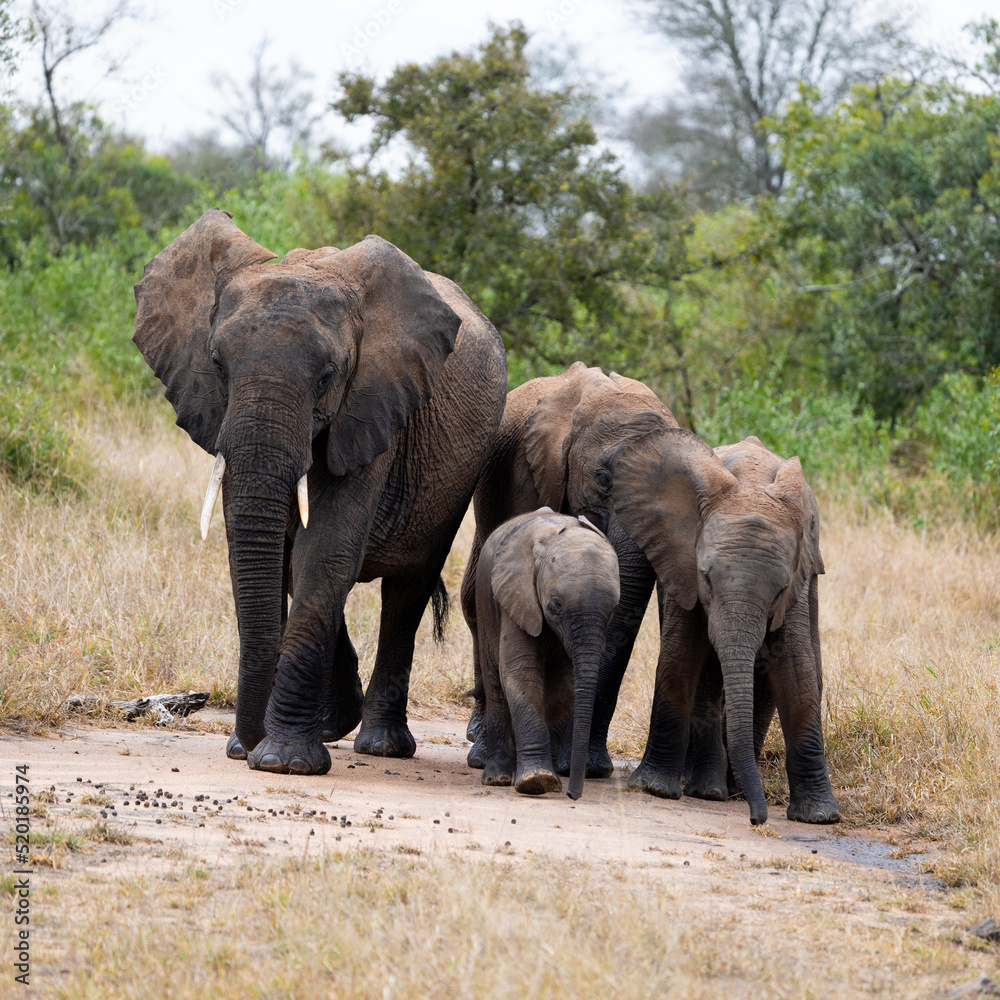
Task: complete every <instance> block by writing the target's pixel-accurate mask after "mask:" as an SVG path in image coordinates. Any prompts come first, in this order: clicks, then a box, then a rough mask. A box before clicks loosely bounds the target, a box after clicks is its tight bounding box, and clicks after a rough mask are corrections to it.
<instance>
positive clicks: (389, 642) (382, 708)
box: [354, 536, 450, 757]
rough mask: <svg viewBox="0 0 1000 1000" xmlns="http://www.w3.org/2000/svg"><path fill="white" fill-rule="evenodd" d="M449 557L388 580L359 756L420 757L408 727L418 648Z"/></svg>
mask: <svg viewBox="0 0 1000 1000" xmlns="http://www.w3.org/2000/svg"><path fill="white" fill-rule="evenodd" d="M449 537H450V536H449ZM446 555H447V549H446V550H445V551H444V553H442V554H441V555H440V558H439V559H431V560H428V564H427V565H426V566H425V567H424V568H423V569H422V570H421V572H420V575H419V576H416V577H415V576H412V575H411V576H398V577H383V578H382V616H381V621H380V623H379V634H378V652H377V653H376V656H375V668H374V670H373V671H372V678H371V680H370V681H369V682H368V691H367V692H366V693H365V700H364V712H363V718H362V721H361V729H360V730H359V731H358V735H357V736H356V737H355V739H354V752H355V753H364V754H371V755H373V756H375V757H412V756H413V754H414V753H415V752H416V748H417V744H416V741H415V740H414V739H413V735H412V734H411V733H410V730H409V727H408V726H407V724H406V700H407V696H408V694H409V689H410V670H411V668H412V666H413V647H414V641H415V638H416V634H417V626H418V625H419V624H420V619H421V618H422V617H423V614H424V610H425V609H426V607H427V603H428V601H429V600H430V599H431V595H432V594H433V593H434V590H435V588H436V587H437V586H438V579H439V577H440V574H441V569H442V567H443V566H444V560H445V557H446Z"/></svg>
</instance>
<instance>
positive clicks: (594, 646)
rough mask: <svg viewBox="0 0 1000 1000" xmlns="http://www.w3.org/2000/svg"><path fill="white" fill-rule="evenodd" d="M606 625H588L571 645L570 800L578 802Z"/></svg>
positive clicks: (588, 744)
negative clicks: (571, 734) (572, 690)
mask: <svg viewBox="0 0 1000 1000" xmlns="http://www.w3.org/2000/svg"><path fill="white" fill-rule="evenodd" d="M606 629H607V623H602V625H601V626H593V625H591V626H589V627H587V628H586V629H583V630H581V632H580V633H579V634H574V635H573V637H572V639H571V642H570V646H571V649H570V658H571V659H572V661H573V676H574V695H573V738H572V744H571V747H570V764H569V792H568V794H569V797H570V798H571V799H574V800H575V799H578V798H579V797H580V795H581V794H582V793H583V779H584V776H585V775H586V773H587V750H588V747H589V746H590V725H591V720H592V719H593V715H594V696H595V692H596V690H597V677H598V674H599V673H600V669H601V663H602V662H603V660H604V637H605V632H606Z"/></svg>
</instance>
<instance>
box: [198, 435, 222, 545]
mask: <svg viewBox="0 0 1000 1000" xmlns="http://www.w3.org/2000/svg"><path fill="white" fill-rule="evenodd" d="M225 471H226V456H225V455H223V454H222V452H221V451H220V452H219V454H218V455H216V456H215V465H214V466H213V468H212V478H211V479H209V481H208V492H207V493H206V494H205V505H204V506H203V507H202V508H201V538H202V541H204V540H205V539H206V538H208V528H209V525H210V524H211V523H212V511H214V510H215V501H216V500H218V499H219V488H220V487H221V486H222V477H223V475H224V474H225Z"/></svg>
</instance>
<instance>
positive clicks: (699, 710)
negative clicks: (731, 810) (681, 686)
mask: <svg viewBox="0 0 1000 1000" xmlns="http://www.w3.org/2000/svg"><path fill="white" fill-rule="evenodd" d="M726 764H727V761H726V748H725V746H724V744H723V726H722V668H721V667H720V666H719V658H718V657H717V656H716V655H715V654H714V653H712V654H710V655H709V656H708V657H706V660H705V665H704V666H703V667H702V671H701V676H700V677H699V679H698V688H697V691H696V693H695V698H694V707H693V710H692V712H691V728H690V732H689V736H688V751H687V762H686V764H685V768H684V770H685V784H684V794H685V795H689V796H692V797H694V798H698V799H710V800H712V801H715V802H724V801H725V800H726V799H727V798H728V797H729V788H728V784H727V780H726V770H727V768H726Z"/></svg>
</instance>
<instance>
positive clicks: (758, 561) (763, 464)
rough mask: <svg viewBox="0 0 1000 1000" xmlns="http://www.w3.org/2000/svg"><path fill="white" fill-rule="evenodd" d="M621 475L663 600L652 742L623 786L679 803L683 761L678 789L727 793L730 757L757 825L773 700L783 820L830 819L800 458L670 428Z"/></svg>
mask: <svg viewBox="0 0 1000 1000" xmlns="http://www.w3.org/2000/svg"><path fill="white" fill-rule="evenodd" d="M616 484H617V486H616V500H615V508H616V511H617V514H618V517H619V518H620V519H621V523H622V525H623V526H624V527H625V530H626V531H628V533H629V535H630V536H631V537H632V538H633V540H634V541H635V543H636V544H637V545H638V546H639V547H640V548H641V549H642V551H643V552H645V554H646V556H647V558H648V559H649V561H650V563H651V564H652V565H653V567H654V568H655V569H656V574H657V578H658V580H659V585H660V598H661V604H660V611H661V614H660V624H661V632H660V659H659V663H658V664H657V671H656V686H655V690H654V693H653V707H652V713H651V716H650V727H649V741H648V743H647V744H646V752H645V754H644V755H643V759H642V763H641V764H640V765H639V767H638V768H637V769H636V771H635V772H634V773H633V774H632V776H631V777H630V779H629V784H630V785H631V786H632V787H634V788H641V789H645V790H646V791H648V792H651V793H652V794H654V795H661V796H663V797H666V798H677V797H679V796H680V795H681V792H682V784H681V782H682V779H683V776H684V773H685V770H688V771H690V777H689V779H688V781H687V784H686V786H685V787H684V788H683V792H684V793H685V794H687V795H694V796H698V797H700V798H709V799H725V798H726V797H727V791H728V789H727V780H726V761H727V756H728V762H729V764H730V765H731V766H732V769H733V772H734V774H735V776H736V778H737V780H738V781H739V784H740V787H741V788H742V790H743V793H744V795H745V796H746V799H747V803H748V804H749V806H750V820H751V822H752V823H754V824H758V823H763V822H765V820H766V819H767V803H766V801H765V799H764V789H763V787H762V785H761V780H760V774H759V772H758V770H757V757H758V756H759V754H760V750H761V745H762V744H763V741H764V737H765V735H766V733H767V730H768V727H769V726H770V724H771V719H772V717H773V715H774V711H775V708H777V711H778V718H779V720H780V722H781V729H782V732H783V734H784V737H785V764H786V768H787V771H788V784H789V792H790V801H789V805H788V818H789V819H791V820H799V821H802V822H805V823H835V822H837V821H838V820H839V819H840V807H839V806H838V805H837V800H836V799H835V798H834V795H833V790H832V788H831V786H830V777H829V773H828V769H827V763H826V757H825V755H824V752H823V730H822V726H821V717H820V700H821V696H822V691H823V673H822V663H821V658H820V645H819V618H818V596H817V595H818V589H817V577H818V576H819V574H821V573H823V572H824V568H823V559H822V557H821V555H820V550H819V511H818V509H817V506H816V497H815V496H814V495H813V491H812V490H811V489H810V488H809V485H808V483H807V482H806V480H805V478H804V476H803V474H802V467H801V465H800V464H799V460H798V459H797V458H792V459H789V460H788V461H785V460H784V459H783V458H781V456H780V455H776V454H775V453H774V452H772V451H769V450H768V449H767V448H765V447H764V445H763V444H762V443H761V442H760V441H759V440H758V439H757V438H755V437H749V438H746V439H745V440H743V441H741V442H739V443H738V444H732V445H726V446H723V447H719V448H716V449H715V451H714V452H713V451H712V449H711V448H709V447H708V445H707V444H705V443H704V442H703V441H701V440H700V439H699V438H697V437H695V435H693V434H691V433H689V432H687V431H669V430H668V431H661V432H656V433H653V434H649V435H647V436H646V437H645V438H642V439H640V440H638V441H636V442H634V443H633V444H631V445H630V446H629V447H628V448H627V449H626V450H625V452H624V454H623V455H622V456H621V459H620V460H619V463H618V469H617V473H616ZM619 486H620V489H618V487H619ZM723 693H724V694H725V715H726V735H727V740H726V745H725V746H723V742H722V728H721V718H722V696H723ZM689 748H690V751H689ZM685 765H687V766H685Z"/></svg>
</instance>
